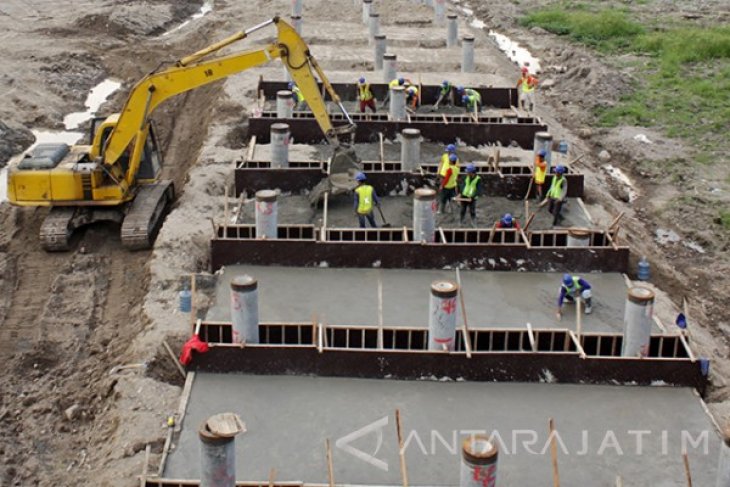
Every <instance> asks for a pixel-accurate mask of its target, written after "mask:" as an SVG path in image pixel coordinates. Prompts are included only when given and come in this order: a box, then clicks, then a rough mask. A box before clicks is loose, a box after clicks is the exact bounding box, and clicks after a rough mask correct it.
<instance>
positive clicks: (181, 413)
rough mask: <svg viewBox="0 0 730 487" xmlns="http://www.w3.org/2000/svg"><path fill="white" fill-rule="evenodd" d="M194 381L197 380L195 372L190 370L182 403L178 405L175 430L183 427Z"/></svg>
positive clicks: (181, 399) (182, 395) (181, 398)
mask: <svg viewBox="0 0 730 487" xmlns="http://www.w3.org/2000/svg"><path fill="white" fill-rule="evenodd" d="M193 382H195V372H189V373H188V376H187V377H186V378H185V385H184V386H183V391H182V394H181V395H180V404H179V405H178V407H177V416H176V417H175V431H180V430H181V429H182V424H183V420H184V419H185V412H186V411H187V409H188V401H190V393H191V392H192V390H193Z"/></svg>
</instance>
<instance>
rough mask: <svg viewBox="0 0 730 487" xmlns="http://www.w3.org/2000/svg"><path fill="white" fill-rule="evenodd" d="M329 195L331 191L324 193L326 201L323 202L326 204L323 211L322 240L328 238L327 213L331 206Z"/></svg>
mask: <svg viewBox="0 0 730 487" xmlns="http://www.w3.org/2000/svg"><path fill="white" fill-rule="evenodd" d="M329 195H330V193H329V191H326V192H325V193H324V203H322V204H323V205H324V209H323V211H322V212H323V213H324V215H323V218H322V235H321V237H322V242H324V241H326V240H327V213H328V211H327V210H328V209H329V206H330V204H329V201H330V200H329Z"/></svg>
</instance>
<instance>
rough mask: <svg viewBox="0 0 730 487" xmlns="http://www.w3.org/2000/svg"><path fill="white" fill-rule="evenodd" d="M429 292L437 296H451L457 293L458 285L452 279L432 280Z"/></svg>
mask: <svg viewBox="0 0 730 487" xmlns="http://www.w3.org/2000/svg"><path fill="white" fill-rule="evenodd" d="M431 294H433V295H434V296H437V297H439V298H453V297H454V296H456V295H457V294H459V285H458V284H456V283H455V282H454V281H447V280H444V281H434V282H433V283H431Z"/></svg>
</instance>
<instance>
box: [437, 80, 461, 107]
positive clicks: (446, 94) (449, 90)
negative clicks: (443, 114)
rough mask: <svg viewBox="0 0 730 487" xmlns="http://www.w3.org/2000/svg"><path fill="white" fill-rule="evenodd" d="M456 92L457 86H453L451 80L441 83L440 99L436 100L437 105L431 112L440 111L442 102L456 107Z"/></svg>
mask: <svg viewBox="0 0 730 487" xmlns="http://www.w3.org/2000/svg"><path fill="white" fill-rule="evenodd" d="M455 92H456V86H454V85H453V84H451V82H450V81H449V80H444V81H442V82H441V89H440V90H439V97H438V99H437V100H436V103H434V104H433V107H432V108H431V111H432V112H433V111H435V110H437V109H438V107H439V105H440V104H441V102H444V104H445V105H447V106H453V105H454V93H455Z"/></svg>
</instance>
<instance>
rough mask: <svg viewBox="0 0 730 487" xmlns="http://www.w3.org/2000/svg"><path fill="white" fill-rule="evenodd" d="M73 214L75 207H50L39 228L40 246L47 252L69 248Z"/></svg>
mask: <svg viewBox="0 0 730 487" xmlns="http://www.w3.org/2000/svg"><path fill="white" fill-rule="evenodd" d="M75 215H76V208H72V207H62V206H57V207H54V208H51V211H50V213H48V216H47V217H46V219H45V220H43V224H42V225H41V230H40V240H41V246H42V247H43V249H44V250H46V251H48V252H63V251H66V250H69V248H70V245H71V235H72V234H73V231H74V226H73V220H74V216H75Z"/></svg>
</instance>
